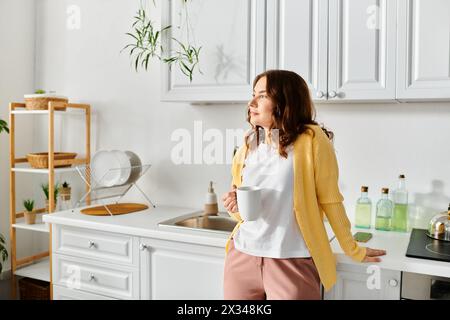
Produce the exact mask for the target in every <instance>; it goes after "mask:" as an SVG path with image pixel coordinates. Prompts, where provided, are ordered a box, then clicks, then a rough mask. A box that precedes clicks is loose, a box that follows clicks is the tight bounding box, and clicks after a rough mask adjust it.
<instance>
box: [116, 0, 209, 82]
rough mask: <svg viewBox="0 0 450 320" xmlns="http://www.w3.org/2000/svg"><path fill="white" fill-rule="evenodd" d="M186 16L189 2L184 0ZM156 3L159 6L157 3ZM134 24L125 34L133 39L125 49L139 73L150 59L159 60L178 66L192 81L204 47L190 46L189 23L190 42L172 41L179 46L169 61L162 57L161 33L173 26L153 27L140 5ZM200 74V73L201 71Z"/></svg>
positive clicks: (169, 54)
mask: <svg viewBox="0 0 450 320" xmlns="http://www.w3.org/2000/svg"><path fill="white" fill-rule="evenodd" d="M181 1H182V2H183V6H184V8H185V12H186V19H188V14H187V2H188V0H181ZM153 4H154V5H155V7H156V4H155V2H154V1H153ZM133 19H134V21H133V24H132V25H131V28H132V31H131V32H127V33H126V35H128V36H130V37H131V38H132V39H133V40H132V41H133V42H132V43H130V44H127V45H126V46H125V47H124V48H123V49H122V51H123V50H129V55H130V59H131V60H132V62H133V65H134V69H135V70H136V71H138V69H139V68H144V69H145V70H147V69H148V62H149V60H150V58H157V59H159V60H160V61H162V62H164V63H167V64H168V65H169V66H172V65H173V64H176V65H178V67H179V69H180V71H181V72H182V73H183V74H184V75H185V76H187V77H188V78H189V81H190V82H192V78H193V74H194V71H195V69H196V68H198V63H199V56H200V50H201V47H198V48H197V47H195V46H194V45H193V44H191V42H190V39H189V24H188V23H187V28H188V32H187V34H188V36H187V38H188V39H187V42H186V43H183V42H182V41H180V40H178V39H176V38H171V39H172V40H173V41H174V43H175V44H176V45H177V49H175V50H171V51H170V52H169V53H168V54H167V57H166V58H163V57H162V55H163V52H164V48H163V46H162V44H161V37H162V33H163V32H165V31H168V30H169V29H170V28H172V26H171V25H169V26H166V27H164V28H162V29H161V30H159V29H158V28H156V27H155V26H154V23H153V21H152V20H150V17H149V15H148V13H147V11H146V9H145V7H144V5H143V3H142V2H141V4H140V8H139V10H138V12H137V14H136V16H134V18H133ZM199 72H200V73H201V71H200V69H199Z"/></svg>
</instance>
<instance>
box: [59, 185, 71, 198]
mask: <svg viewBox="0 0 450 320" xmlns="http://www.w3.org/2000/svg"><path fill="white" fill-rule="evenodd" d="M71 189H72V188H71V187H70V184H69V183H68V182H67V181H64V183H63V184H62V186H61V188H60V189H59V193H60V194H61V200H62V201H70V191H71Z"/></svg>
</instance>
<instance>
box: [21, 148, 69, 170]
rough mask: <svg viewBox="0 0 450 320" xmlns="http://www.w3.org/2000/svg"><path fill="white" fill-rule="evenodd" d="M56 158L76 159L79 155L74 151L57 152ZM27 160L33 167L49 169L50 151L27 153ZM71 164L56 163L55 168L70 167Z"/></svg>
mask: <svg viewBox="0 0 450 320" xmlns="http://www.w3.org/2000/svg"><path fill="white" fill-rule="evenodd" d="M54 154H55V160H67V159H75V157H76V156H77V154H76V153H73V152H55V153H54ZM27 160H28V162H29V163H30V165H31V167H32V168H35V169H48V152H39V153H29V154H27ZM70 166H72V165H71V164H64V165H55V168H65V167H70Z"/></svg>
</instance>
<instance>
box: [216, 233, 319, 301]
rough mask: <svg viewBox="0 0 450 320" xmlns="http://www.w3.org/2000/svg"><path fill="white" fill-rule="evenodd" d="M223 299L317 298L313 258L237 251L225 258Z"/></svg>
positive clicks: (316, 277)
mask: <svg viewBox="0 0 450 320" xmlns="http://www.w3.org/2000/svg"><path fill="white" fill-rule="evenodd" d="M223 287H224V299H225V300H264V299H268V300H319V299H321V294H320V278H319V274H318V272H317V269H316V266H315V264H314V261H313V260H312V258H288V259H275V258H265V257H256V256H252V255H248V254H245V253H243V252H240V251H238V250H237V249H236V248H235V247H234V241H233V239H232V240H231V241H230V245H229V250H228V253H227V255H226V258H225V268H224V286H223Z"/></svg>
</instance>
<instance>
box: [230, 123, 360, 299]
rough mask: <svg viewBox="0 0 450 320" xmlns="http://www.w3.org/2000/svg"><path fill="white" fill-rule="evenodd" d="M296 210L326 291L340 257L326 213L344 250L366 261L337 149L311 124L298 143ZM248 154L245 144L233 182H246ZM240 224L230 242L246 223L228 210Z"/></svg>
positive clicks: (237, 157) (238, 154) (238, 155)
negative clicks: (341, 188) (344, 188)
mask: <svg viewBox="0 0 450 320" xmlns="http://www.w3.org/2000/svg"><path fill="white" fill-rule="evenodd" d="M293 152H294V153H293V163H294V197H293V198H294V212H295V217H296V220H297V224H298V226H299V228H300V231H301V233H302V235H303V238H304V240H305V243H306V245H307V247H308V249H309V252H310V254H311V256H312V258H313V260H314V263H315V265H316V267H317V270H318V272H319V276H320V279H321V282H322V284H323V286H324V288H325V290H326V291H328V290H329V289H331V288H332V287H333V285H334V284H335V283H336V260H335V258H334V255H333V252H332V251H331V247H330V244H329V241H328V236H327V233H326V230H325V226H324V224H323V213H325V215H326V216H327V219H328V221H329V223H330V225H331V227H332V229H333V231H334V234H335V235H336V238H337V240H338V241H339V244H340V246H341V247H342V249H343V251H344V252H345V253H346V254H347V255H348V256H350V257H351V258H352V259H354V260H355V261H362V260H363V259H364V257H365V255H366V248H364V247H359V246H358V244H357V243H356V241H355V240H354V239H353V237H352V234H351V230H350V228H351V224H350V222H349V220H348V218H347V215H346V212H345V209H344V206H343V205H342V201H343V200H344V198H343V196H342V195H341V193H340V191H339V187H338V175H339V170H338V165H337V160H336V155H335V152H334V148H333V146H332V144H331V142H330V141H329V139H328V137H327V136H326V135H325V133H324V132H323V131H322V129H321V128H320V127H319V126H317V125H308V130H306V131H305V132H304V133H303V134H301V135H299V136H298V138H297V139H296V141H295V142H294V151H293ZM246 154H247V147H246V146H245V143H244V144H243V145H242V146H241V147H240V148H239V150H238V151H237V152H236V154H235V156H234V157H233V163H232V168H231V173H232V177H233V184H234V185H236V186H237V187H239V186H240V185H241V184H242V174H241V171H242V168H243V164H244V160H245V157H246ZM228 213H229V214H230V215H231V216H232V217H233V218H234V219H236V220H237V221H238V224H237V225H236V227H235V228H234V230H233V232H232V233H231V235H230V237H229V238H228V241H227V243H226V247H225V250H226V252H228V246H229V243H230V240H231V239H232V237H233V236H234V234H235V233H236V231H237V230H238V228H239V226H240V225H241V223H242V222H243V221H242V219H241V217H240V214H239V212H235V213H232V212H228Z"/></svg>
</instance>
